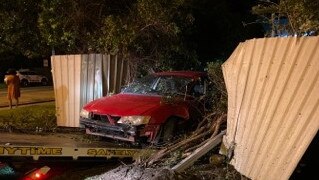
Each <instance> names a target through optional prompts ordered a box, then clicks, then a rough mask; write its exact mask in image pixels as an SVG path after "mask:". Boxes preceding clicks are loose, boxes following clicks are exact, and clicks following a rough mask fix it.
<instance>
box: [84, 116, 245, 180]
mask: <svg viewBox="0 0 319 180" xmlns="http://www.w3.org/2000/svg"><path fill="white" fill-rule="evenodd" d="M225 122H226V114H217V113H211V114H210V115H207V116H206V117H205V118H204V119H203V121H201V123H200V124H198V126H197V128H196V130H194V131H193V132H192V133H190V134H188V135H184V137H181V138H179V139H176V140H174V141H172V142H171V143H170V144H168V145H166V146H164V147H162V148H161V149H160V150H158V151H157V152H156V153H155V154H153V155H151V156H150V157H148V158H147V159H143V160H139V161H136V162H135V163H134V164H132V165H123V166H120V167H117V168H115V169H113V170H111V171H108V172H106V173H104V174H101V175H98V176H94V177H90V178H88V180H95V179H99V180H103V179H105V180H108V179H110V180H111V179H112V180H118V179H121V180H180V179H181V180H197V179H198V180H210V179H245V177H243V176H241V175H240V173H238V172H237V171H236V170H235V169H234V168H233V166H231V165H229V164H228V163H227V160H228V159H227V158H226V157H225V156H223V155H219V154H218V150H219V148H218V147H216V148H214V149H213V150H212V151H210V152H209V153H207V154H205V155H204V156H203V157H200V158H199V160H198V161H196V162H195V163H194V164H192V166H190V167H189V168H187V170H186V171H182V172H179V171H176V170H173V167H174V166H175V165H177V164H178V163H180V162H181V161H182V160H183V159H185V158H186V157H189V156H190V155H191V154H194V152H195V151H196V150H197V149H198V148H200V147H202V146H203V145H205V144H206V143H207V142H208V141H209V140H211V139H212V138H214V137H216V136H217V135H218V134H219V133H220V132H221V130H223V128H224V123H225ZM195 153H196V152H195Z"/></svg>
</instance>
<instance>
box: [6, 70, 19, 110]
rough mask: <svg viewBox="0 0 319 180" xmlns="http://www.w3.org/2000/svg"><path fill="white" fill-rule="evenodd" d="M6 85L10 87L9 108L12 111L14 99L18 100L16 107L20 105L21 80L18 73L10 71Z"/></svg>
mask: <svg viewBox="0 0 319 180" xmlns="http://www.w3.org/2000/svg"><path fill="white" fill-rule="evenodd" d="M5 83H6V84H7V86H8V100H9V107H10V109H12V99H13V98H14V99H15V100H16V107H18V104H19V97H20V79H19V76H17V72H16V70H14V69H10V70H9V71H8V75H6V78H5Z"/></svg>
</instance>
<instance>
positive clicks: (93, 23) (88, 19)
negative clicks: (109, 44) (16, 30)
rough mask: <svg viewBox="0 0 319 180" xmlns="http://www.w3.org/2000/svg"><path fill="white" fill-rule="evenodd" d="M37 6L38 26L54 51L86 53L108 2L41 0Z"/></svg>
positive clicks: (103, 16)
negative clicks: (39, 10) (38, 7)
mask: <svg viewBox="0 0 319 180" xmlns="http://www.w3.org/2000/svg"><path fill="white" fill-rule="evenodd" d="M40 7H41V12H40V13H39V19H38V28H39V30H40V32H41V35H42V37H43V39H44V41H45V42H46V44H47V45H48V46H49V47H51V48H53V49H54V50H55V51H56V52H57V53H87V52H88V48H89V47H88V43H89V41H90V39H91V38H92V34H94V33H96V32H98V31H99V29H100V28H101V25H102V20H103V19H104V18H105V14H106V13H107V12H108V11H107V7H108V4H107V3H106V2H105V1H100V0H90V1H87V0H79V1H73V0H42V1H41V3H40Z"/></svg>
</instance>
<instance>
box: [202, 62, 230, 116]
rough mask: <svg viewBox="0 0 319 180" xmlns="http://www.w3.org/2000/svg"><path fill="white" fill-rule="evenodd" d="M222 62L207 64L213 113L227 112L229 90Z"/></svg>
mask: <svg viewBox="0 0 319 180" xmlns="http://www.w3.org/2000/svg"><path fill="white" fill-rule="evenodd" d="M221 65H222V62H220V61H216V62H210V63H208V64H207V69H208V70H207V72H208V75H209V78H210V82H211V83H212V84H211V89H210V93H211V95H210V96H209V97H210V99H209V101H210V102H211V103H212V111H213V112H220V113H226V112H227V90H226V86H225V81H224V76H223V72H222V68H221Z"/></svg>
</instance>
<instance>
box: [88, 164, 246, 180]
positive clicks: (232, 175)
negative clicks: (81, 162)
mask: <svg viewBox="0 0 319 180" xmlns="http://www.w3.org/2000/svg"><path fill="white" fill-rule="evenodd" d="M103 179H105V180H109V179H110V180H111V179H112V180H212V179H220V180H222V179H232V180H245V179H247V178H245V177H243V176H242V175H240V173H238V172H237V171H236V170H235V169H234V168H233V166H231V165H228V164H226V163H225V164H220V165H218V166H217V165H212V164H206V165H198V166H193V167H192V168H189V169H188V170H187V171H185V172H183V173H178V172H175V171H173V170H171V169H170V168H168V167H167V168H142V167H139V166H133V165H130V166H127V165H123V166H120V167H117V168H115V169H113V170H110V171H108V172H106V173H104V174H101V175H98V176H93V177H89V178H87V179H86V180H103Z"/></svg>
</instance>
